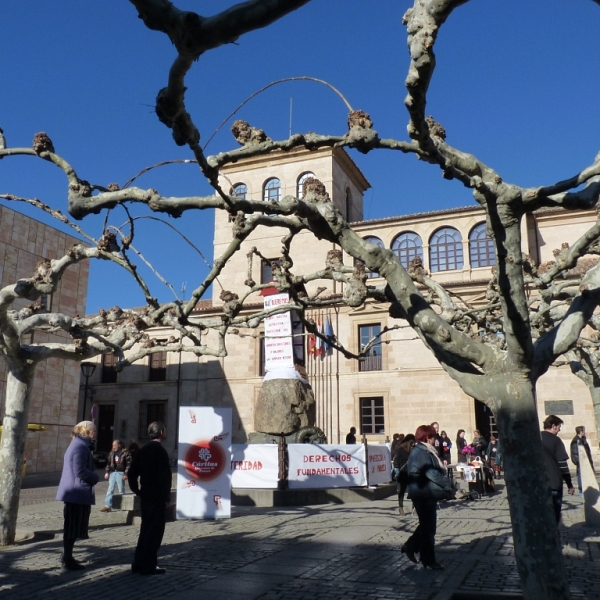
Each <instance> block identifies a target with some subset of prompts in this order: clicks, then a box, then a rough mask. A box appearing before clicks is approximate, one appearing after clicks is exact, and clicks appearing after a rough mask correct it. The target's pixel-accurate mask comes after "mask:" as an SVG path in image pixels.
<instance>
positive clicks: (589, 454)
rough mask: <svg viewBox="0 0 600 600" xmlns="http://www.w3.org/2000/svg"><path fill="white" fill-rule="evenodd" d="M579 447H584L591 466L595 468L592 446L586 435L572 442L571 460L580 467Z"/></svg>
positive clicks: (575, 438) (576, 437)
mask: <svg viewBox="0 0 600 600" xmlns="http://www.w3.org/2000/svg"><path fill="white" fill-rule="evenodd" d="M577 446H583V448H584V449H585V453H586V454H587V457H588V460H589V461H590V465H592V467H593V466H594V461H593V460H592V451H591V450H590V445H589V444H588V443H587V439H586V437H585V435H584V436H583V437H579V436H578V435H576V436H575V437H574V438H573V439H572V440H571V460H572V461H573V464H574V465H577V467H579V451H578V448H577Z"/></svg>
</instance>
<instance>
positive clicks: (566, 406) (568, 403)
mask: <svg viewBox="0 0 600 600" xmlns="http://www.w3.org/2000/svg"><path fill="white" fill-rule="evenodd" d="M544 410H545V411H546V414H547V415H572V414H574V413H573V400H548V401H546V402H544Z"/></svg>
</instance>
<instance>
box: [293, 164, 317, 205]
mask: <svg viewBox="0 0 600 600" xmlns="http://www.w3.org/2000/svg"><path fill="white" fill-rule="evenodd" d="M310 178H312V179H316V177H315V174H314V173H312V172H311V171H308V173H303V174H302V175H300V177H298V183H297V184H296V196H297V198H298V200H302V198H303V197H304V182H305V181H306V180H307V179H310Z"/></svg>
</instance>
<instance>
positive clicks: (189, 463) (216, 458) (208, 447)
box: [177, 406, 231, 519]
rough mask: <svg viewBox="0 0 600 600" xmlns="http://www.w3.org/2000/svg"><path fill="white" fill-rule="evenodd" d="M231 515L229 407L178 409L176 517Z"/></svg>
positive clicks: (193, 517)
mask: <svg viewBox="0 0 600 600" xmlns="http://www.w3.org/2000/svg"><path fill="white" fill-rule="evenodd" d="M230 516H231V409H230V408H213V407H208V406H185V407H181V408H180V409H179V454H178V467H177V518H178V519H218V518H222V517H230Z"/></svg>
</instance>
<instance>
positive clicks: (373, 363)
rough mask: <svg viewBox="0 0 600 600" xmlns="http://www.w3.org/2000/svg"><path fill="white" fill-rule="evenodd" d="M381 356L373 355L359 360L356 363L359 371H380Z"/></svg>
mask: <svg viewBox="0 0 600 600" xmlns="http://www.w3.org/2000/svg"><path fill="white" fill-rule="evenodd" d="M381 358H382V357H381V354H373V355H371V356H365V358H361V359H360V361H359V363H358V370H359V371H381Z"/></svg>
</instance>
